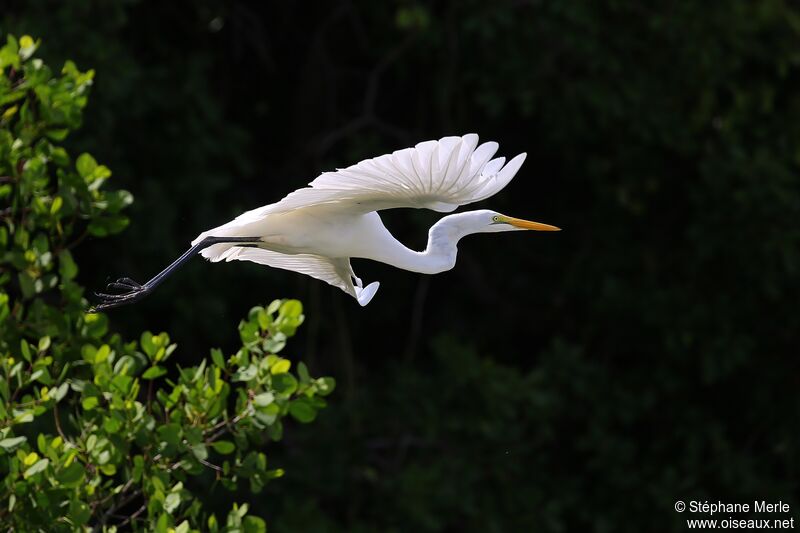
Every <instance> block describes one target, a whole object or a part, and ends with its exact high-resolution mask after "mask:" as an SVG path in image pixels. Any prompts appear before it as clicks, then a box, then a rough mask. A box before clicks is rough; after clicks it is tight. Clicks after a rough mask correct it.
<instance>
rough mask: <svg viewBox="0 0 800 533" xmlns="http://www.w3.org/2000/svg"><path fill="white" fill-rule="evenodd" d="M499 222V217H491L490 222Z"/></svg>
mask: <svg viewBox="0 0 800 533" xmlns="http://www.w3.org/2000/svg"><path fill="white" fill-rule="evenodd" d="M499 221H500V217H499V216H497V215H495V216H493V217H492V222H499Z"/></svg>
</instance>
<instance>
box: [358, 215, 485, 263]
mask: <svg viewBox="0 0 800 533" xmlns="http://www.w3.org/2000/svg"><path fill="white" fill-rule="evenodd" d="M461 215H462V214H456V215H450V216H446V217H444V218H442V219H441V220H439V221H438V222H437V223H436V224H434V225H433V226H432V227H431V229H430V231H429V232H428V245H427V247H426V248H425V250H424V251H422V252H415V251H414V250H411V249H409V248H407V247H406V246H404V245H403V244H402V243H400V242H399V241H397V240H396V239H394V237H392V241H394V242H393V243H392V245H390V246H387V247H386V248H384V250H382V253H381V256H380V257H373V258H372V259H377V260H378V261H381V262H382V263H387V264H390V265H392V266H395V267H397V268H402V269H403V270H409V271H411V272H419V273H421V274H438V273H439V272H444V271H446V270H450V269H452V268H453V267H454V266H455V264H456V254H457V253H458V246H457V245H458V241H459V240H460V239H461V238H462V237H464V236H465V235H468V234H469V233H470V232H469V231H466V230H465V229H464V228H463V225H462V224H461V223H460V222H461V220H460V217H461Z"/></svg>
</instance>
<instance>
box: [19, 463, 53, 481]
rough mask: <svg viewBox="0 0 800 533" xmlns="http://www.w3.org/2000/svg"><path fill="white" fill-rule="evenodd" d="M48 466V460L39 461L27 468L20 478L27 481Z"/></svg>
mask: <svg viewBox="0 0 800 533" xmlns="http://www.w3.org/2000/svg"><path fill="white" fill-rule="evenodd" d="M49 464H50V459H39V460H38V461H36V462H35V463H33V465H31V466H29V467H28V469H27V470H25V472H23V474H22V477H24V478H25V479H28V478H29V477H31V476H35V475H36V474H38V473H39V472H42V471H44V469H45V468H47V465H49Z"/></svg>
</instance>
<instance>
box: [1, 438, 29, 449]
mask: <svg viewBox="0 0 800 533" xmlns="http://www.w3.org/2000/svg"><path fill="white" fill-rule="evenodd" d="M26 440H27V439H26V438H25V437H9V438H6V439H3V440H0V448H3V450H5V451H7V452H10V451H12V450H14V448H16V447H17V446H19V445H20V444H22V443H23V442H25V441H26Z"/></svg>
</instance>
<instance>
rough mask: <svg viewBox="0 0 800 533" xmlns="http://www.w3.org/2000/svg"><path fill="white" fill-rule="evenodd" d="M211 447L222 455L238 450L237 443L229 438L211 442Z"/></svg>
mask: <svg viewBox="0 0 800 533" xmlns="http://www.w3.org/2000/svg"><path fill="white" fill-rule="evenodd" d="M211 447H212V448H214V451H215V452H217V453H220V454H222V455H229V454H231V453H233V452H234V450H236V445H234V444H233V443H232V442H230V441H227V440H218V441H215V442H212V443H211Z"/></svg>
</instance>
